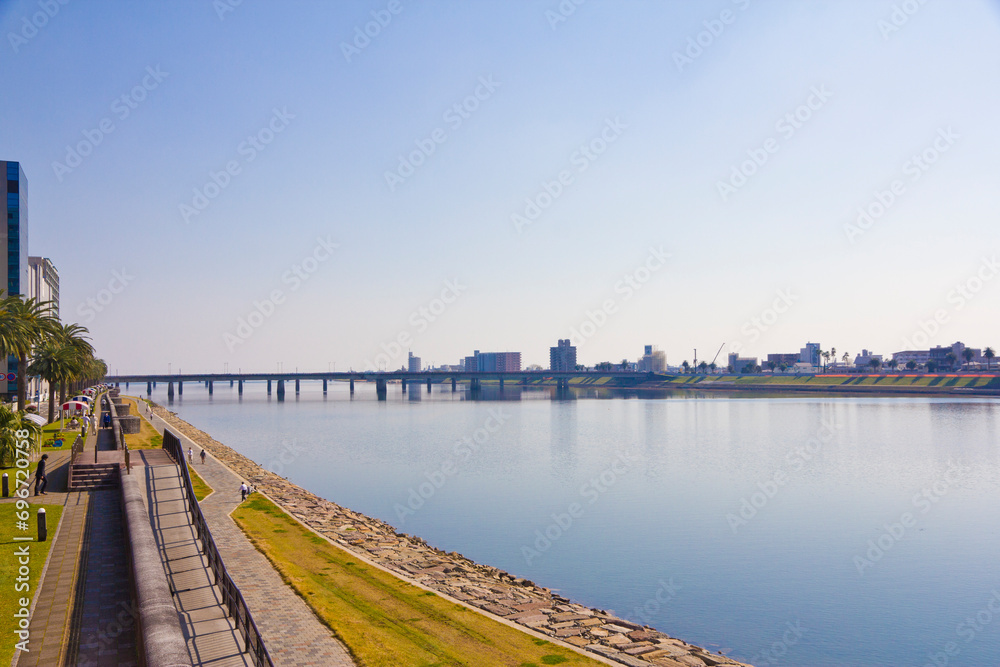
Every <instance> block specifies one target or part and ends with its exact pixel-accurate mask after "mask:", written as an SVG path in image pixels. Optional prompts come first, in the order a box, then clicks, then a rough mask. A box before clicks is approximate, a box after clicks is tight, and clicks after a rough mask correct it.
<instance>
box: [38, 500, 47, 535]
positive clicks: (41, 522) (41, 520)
mask: <svg viewBox="0 0 1000 667" xmlns="http://www.w3.org/2000/svg"><path fill="white" fill-rule="evenodd" d="M48 535H49V533H48V528H47V526H46V525H45V508H44V507H39V508H38V541H39V542H44V541H45V538H46V537H48Z"/></svg>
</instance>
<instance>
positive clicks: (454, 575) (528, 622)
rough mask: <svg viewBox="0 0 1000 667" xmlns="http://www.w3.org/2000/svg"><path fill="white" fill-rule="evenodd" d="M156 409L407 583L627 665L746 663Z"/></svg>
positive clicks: (294, 510)
mask: <svg viewBox="0 0 1000 667" xmlns="http://www.w3.org/2000/svg"><path fill="white" fill-rule="evenodd" d="M154 412H155V413H156V415H157V416H159V417H161V418H163V420H164V421H166V422H167V423H168V424H170V426H171V427H172V428H175V429H176V430H177V431H179V432H181V433H183V434H184V435H186V436H187V437H188V438H190V439H191V440H192V441H194V442H195V443H197V444H198V445H199V446H201V447H204V448H205V449H206V450H208V452H209V453H210V454H212V456H214V457H215V458H216V459H218V460H219V461H221V462H222V463H223V464H225V465H226V466H228V467H229V468H230V469H231V470H232V471H233V472H235V473H236V474H237V475H239V476H241V477H243V478H244V479H246V480H247V481H248V482H249V483H250V484H251V485H253V486H254V487H255V488H256V489H257V490H258V491H260V492H262V493H264V494H266V495H267V496H268V497H270V498H271V499H272V500H274V501H275V502H276V503H277V504H278V505H280V506H281V507H282V508H283V509H284V510H285V511H287V512H288V513H289V514H291V515H292V516H294V517H295V518H296V519H298V520H299V521H301V522H302V523H304V524H306V525H307V526H309V527H310V528H312V529H313V530H315V531H316V532H318V533H320V534H321V535H323V536H325V537H327V538H328V539H330V540H331V541H332V542H334V543H335V544H337V545H339V546H341V547H343V548H344V549H346V550H347V551H348V552H351V553H354V554H357V555H358V556H360V557H362V558H364V559H366V560H369V561H371V562H374V563H377V564H378V565H380V566H382V567H384V568H386V569H388V570H390V571H391V572H393V573H395V574H396V575H397V576H399V577H400V578H402V579H404V580H406V581H412V582H416V583H419V584H421V585H423V586H426V587H427V588H430V589H432V590H435V591H438V592H439V593H442V594H444V595H446V596H448V597H450V598H453V599H455V600H459V601H461V602H464V603H465V604H468V605H470V606H472V607H476V608H477V609H479V610H481V611H483V612H486V613H488V614H490V615H494V616H498V617H500V618H503V619H505V620H507V621H509V622H513V623H516V624H518V625H521V626H523V627H525V628H529V629H531V630H534V631H536V632H539V633H542V634H544V635H547V636H549V637H551V638H553V639H555V640H557V641H562V642H565V643H567V644H570V645H573V646H576V647H579V648H582V649H585V650H586V651H589V652H591V653H594V654H596V655H600V656H603V657H604V658H606V659H608V660H611V661H614V662H618V663H621V664H625V665H633V666H634V667H650V665H658V666H660V667H706V665H707V666H714V665H742V664H743V663H739V662H736V661H735V660H732V659H729V658H727V657H725V656H724V655H721V654H713V653H711V652H709V651H707V650H706V649H703V648H701V647H698V646H694V645H693V644H688V643H687V642H684V641H681V640H680V639H675V638H673V637H670V636H668V635H666V634H664V633H662V632H660V631H658V630H655V629H653V628H650V627H646V626H641V625H637V624H635V623H631V622H628V621H625V620H623V619H621V618H617V617H615V616H614V615H613V614H611V613H609V612H606V611H603V610H600V609H591V608H589V607H585V606H583V605H580V604H575V603H573V602H571V601H570V600H567V599H566V598H564V597H561V596H559V595H556V594H555V593H553V592H552V591H550V590H549V589H547V588H542V587H541V586H538V585H536V584H535V583H533V582H531V581H528V580H526V579H520V578H517V577H514V576H512V575H510V574H508V573H507V572H504V571H502V570H499V569H497V568H495V567H490V566H488V565H479V564H477V563H474V562H472V561H471V560H469V559H468V558H465V557H464V556H462V555H460V554H458V553H456V552H451V553H445V552H444V551H440V550H438V549H435V548H434V547H432V546H430V545H429V544H427V543H426V542H425V541H424V540H422V539H420V538H419V537H414V536H412V535H406V534H403V533H398V532H396V530H395V529H394V528H393V527H392V526H390V525H389V524H387V523H385V522H384V521H380V520H378V519H373V518H371V517H368V516H365V515H364V514H361V513H359V512H354V511H352V510H349V509H347V508H345V507H341V506H340V505H337V504H335V503H332V502H330V501H329V500H325V499H323V498H320V497H319V496H317V495H315V494H313V493H310V492H309V491H306V490H305V489H303V488H301V487H298V486H296V485H295V484H292V483H291V482H289V481H288V480H287V479H285V478H283V477H279V476H278V475H276V474H274V473H272V472H270V471H269V470H266V469H264V468H263V467H261V466H260V465H258V464H256V463H254V462H253V461H251V460H250V459H248V458H246V457H245V456H243V455H242V454H240V453H238V452H236V451H235V450H233V449H232V448H230V447H227V446H226V445H223V444H222V443H221V442H218V441H217V440H215V439H214V438H212V437H211V436H210V435H208V434H207V433H205V432H203V431H201V430H199V429H197V428H195V427H194V426H192V425H191V424H188V423H187V422H185V421H184V420H182V419H180V418H179V417H178V416H177V415H176V414H175V413H173V412H170V411H168V410H166V409H165V408H163V407H162V406H157V405H154Z"/></svg>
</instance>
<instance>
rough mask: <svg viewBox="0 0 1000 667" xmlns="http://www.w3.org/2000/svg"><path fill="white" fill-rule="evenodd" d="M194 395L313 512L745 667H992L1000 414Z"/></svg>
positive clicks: (998, 647)
mask: <svg viewBox="0 0 1000 667" xmlns="http://www.w3.org/2000/svg"><path fill="white" fill-rule="evenodd" d="M143 388H144V387H137V386H136V385H133V386H132V389H133V390H136V389H138V390H139V391H141V390H142V389H143ZM185 390H186V394H185V395H184V396H183V398H179V399H177V400H175V402H174V403H173V404H172V405H171V406H170V407H171V409H173V410H175V411H176V412H178V413H179V414H180V416H181V417H183V418H184V419H186V420H187V421H189V422H191V423H192V424H195V425H196V426H198V427H199V428H201V429H203V430H205V431H207V432H209V433H211V434H212V435H213V436H214V437H216V438H217V439H218V440H220V441H222V442H224V443H226V444H227V445H229V446H231V447H234V448H235V449H237V450H238V451H240V452H241V453H243V454H245V455H246V456H248V457H250V458H251V459H254V460H255V461H257V462H259V463H261V464H263V465H265V466H266V467H268V468H270V469H271V470H274V471H276V472H278V473H279V474H282V475H284V476H286V477H288V478H289V479H290V480H292V481H294V482H295V483H297V484H299V485H301V486H303V487H305V488H308V489H310V490H311V491H314V492H315V493H317V494H319V495H321V496H323V497H325V498H328V499H330V500H332V501H334V502H337V503H340V504H342V505H345V506H347V507H350V508H352V509H355V510H358V511H361V512H364V513H365V514H368V515H370V516H375V517H378V518H380V519H383V520H385V521H387V522H389V523H391V524H393V525H394V526H396V527H397V528H398V529H400V530H402V531H405V532H408V533H411V534H414V535H418V536H420V537H423V538H425V539H427V540H428V542H430V543H431V544H433V545H434V546H437V547H439V548H442V549H445V550H447V551H452V550H454V551H459V552H461V553H463V554H465V555H466V556H468V557H470V558H472V559H474V560H476V561H478V562H481V563H488V564H491V565H495V566H497V567H500V568H502V569H504V570H507V571H509V572H511V573H513V574H516V575H518V576H523V577H526V578H528V579H531V580H533V581H535V582H537V583H539V584H541V585H543V586H547V587H550V588H553V589H556V590H558V591H559V592H560V593H561V594H563V595H565V596H566V597H569V598H572V599H574V600H576V601H579V602H582V603H584V604H587V605H590V606H594V607H601V608H605V609H611V610H613V611H615V612H616V613H618V614H620V615H621V616H623V617H625V618H628V619H632V620H634V621H637V622H641V623H645V624H649V625H653V626H655V627H657V628H659V629H661V630H663V631H665V632H668V633H670V634H673V635H675V636H678V637H681V638H682V639H685V640H687V641H691V642H694V643H697V644H700V645H703V646H706V647H708V648H710V649H712V650H722V651H724V652H726V653H728V654H730V655H732V656H733V657H736V658H738V659H742V660H747V661H752V662H754V663H755V664H756V665H758V667H764V666H765V665H778V664H780V665H808V666H826V665H885V666H893V667H897V666H902V665H917V666H920V665H925V664H931V665H934V664H938V665H943V664H945V662H942V661H944V660H947V662H948V664H967V665H1000V613H997V612H994V611H992V610H991V609H990V603H991V600H993V602H992V607H993V608H995V609H1000V568H998V566H997V563H998V559H1000V473H998V462H1000V452H998V448H1000V437H998V434H1000V401H996V400H990V399H937V398H926V399H924V398H916V399H913V398H871V397H861V398H842V397H836V398H824V397H815V396H808V397H793V398H746V397H720V396H709V397H704V396H702V397H693V396H691V395H686V394H674V395H667V394H662V395H656V396H643V397H635V396H634V395H632V396H626V395H623V394H619V395H617V396H615V395H614V394H612V393H608V394H605V395H603V396H600V397H597V396H596V395H586V394H577V395H575V397H574V398H571V399H565V400H550V394H549V392H547V391H532V392H528V391H525V392H518V391H517V390H516V389H514V390H508V391H507V392H505V394H504V395H503V398H504V399H505V400H478V401H472V400H468V397H467V395H466V394H465V393H462V392H459V393H457V394H452V393H451V391H450V387H444V388H443V390H442V388H440V387H435V389H434V392H433V393H431V394H430V395H428V394H427V392H426V389H425V388H422V387H416V388H411V389H410V390H409V393H408V394H402V393H401V392H400V388H399V386H398V385H397V386H395V387H393V386H390V388H389V400H388V401H386V402H378V401H376V400H375V395H374V388H373V387H369V386H367V385H364V384H359V385H358V389H357V393H356V394H355V395H354V398H353V399H352V398H351V397H350V395H349V394H348V391H347V388H346V386H343V385H340V384H337V383H331V388H330V392H329V394H328V396H326V397H324V396H323V395H322V393H321V390H320V388H319V386H318V383H303V385H302V393H301V394H300V395H299V397H298V398H296V396H295V394H294V388H293V386H292V385H289V391H288V394H287V396H286V400H285V401H284V402H278V401H277V400H276V398H275V397H268V396H266V393H265V390H264V386H263V384H249V383H248V384H247V385H246V393H245V394H244V396H243V398H242V400H240V399H239V397H238V396H237V394H236V390H235V389H230V388H229V387H228V386H224V385H222V384H218V385H217V386H216V388H215V393H214V396H212V397H209V396H208V393H207V391H206V390H205V388H204V387H201V386H198V385H193V384H191V383H189V384H188V385H187V386H186V387H185ZM484 392H485V390H484ZM153 398H154V400H157V401H158V402H160V403H161V404H167V399H166V395H165V387H164V386H163V385H162V384H161V385H160V386H158V387H157V388H156V389H155V390H154V395H153ZM484 398H485V399H490V398H499V397H498V396H496V395H493V394H489V393H484ZM949 652H950V655H949Z"/></svg>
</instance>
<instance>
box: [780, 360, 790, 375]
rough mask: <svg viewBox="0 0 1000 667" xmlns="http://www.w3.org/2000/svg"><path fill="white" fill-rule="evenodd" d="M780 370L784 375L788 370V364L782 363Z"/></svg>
mask: <svg viewBox="0 0 1000 667" xmlns="http://www.w3.org/2000/svg"><path fill="white" fill-rule="evenodd" d="M778 370H780V371H781V372H782V373H784V372H785V371H787V370H788V364H786V363H785V362H781V364H779V365H778Z"/></svg>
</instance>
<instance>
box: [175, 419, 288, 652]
mask: <svg viewBox="0 0 1000 667" xmlns="http://www.w3.org/2000/svg"><path fill="white" fill-rule="evenodd" d="M163 449H164V450H166V452H167V453H168V454H169V455H170V456H171V457H172V458H173V459H174V461H175V462H176V463H177V466H178V467H179V468H180V470H181V477H182V478H183V480H184V488H185V489H186V492H187V500H188V502H187V505H188V510H189V511H190V512H191V520H192V522H193V523H194V526H195V530H196V531H197V533H198V537H199V539H201V543H202V547H203V550H204V552H205V558H206V559H207V560H208V566H209V569H211V570H212V575H213V576H214V577H215V583H216V585H217V586H218V587H219V591H220V592H221V593H222V603H223V604H224V605H225V607H226V609H227V610H228V612H229V615H230V617H232V619H233V622H234V624H235V625H236V627H237V628H239V631H240V634H241V635H242V636H243V643H244V645H245V646H246V651H247V652H249V653H250V659H251V661H252V662H253V664H254V666H255V667H274V662H273V661H272V660H271V656H270V654H269V653H268V652H267V647H266V646H264V639H263V638H262V637H261V635H260V631H259V630H258V629H257V624H256V623H254V620H253V616H252V615H251V614H250V608H249V607H247V603H246V600H244V599H243V593H241V592H240V589H239V587H237V586H236V583H235V582H234V581H233V578H232V577H231V576H230V575H229V571H228V570H226V566H225V564H224V563H223V562H222V555H221V554H220V553H219V549H218V547H217V546H216V545H215V540H214V539H212V533H211V531H210V530H209V528H208V523H207V522H206V521H205V516H204V515H203V514H202V513H201V506H200V505H199V504H198V499H197V498H196V497H195V495H194V486H193V485H192V483H191V475H190V474H189V473H188V468H187V463H186V461H185V459H184V448H183V447H182V446H181V441H180V439H179V438H178V437H177V436H176V435H174V434H173V433H172V432H171V431H170V430H168V429H167V428H166V427H164V429H163Z"/></svg>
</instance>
